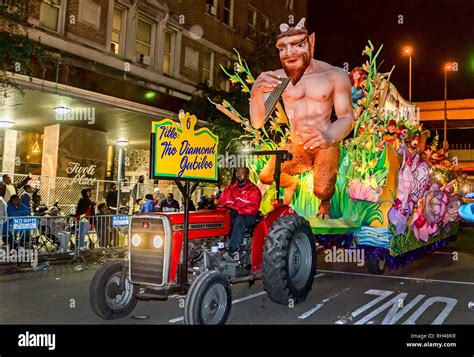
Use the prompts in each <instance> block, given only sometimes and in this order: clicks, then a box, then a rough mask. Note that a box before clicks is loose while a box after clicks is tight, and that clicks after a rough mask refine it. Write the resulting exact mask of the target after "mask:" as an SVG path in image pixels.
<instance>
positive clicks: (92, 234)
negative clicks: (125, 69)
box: [0, 215, 130, 264]
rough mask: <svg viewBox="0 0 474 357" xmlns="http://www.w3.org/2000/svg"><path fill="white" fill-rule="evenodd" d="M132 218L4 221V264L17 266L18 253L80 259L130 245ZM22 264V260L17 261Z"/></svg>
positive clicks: (0, 226) (0, 248) (0, 259)
mask: <svg viewBox="0 0 474 357" xmlns="http://www.w3.org/2000/svg"><path fill="white" fill-rule="evenodd" d="M129 223H130V216H128V215H122V216H120V215H96V216H91V217H83V218H82V219H81V220H76V218H75V217H73V216H66V217H65V216H31V217H0V233H1V234H0V236H1V240H0V253H1V254H0V264H1V263H16V262H20V261H15V259H16V258H15V257H16V256H17V255H18V252H23V253H25V252H28V253H29V254H30V255H32V256H36V257H43V258H45V257H46V258H47V256H50V255H63V256H64V257H69V258H70V259H77V258H79V257H80V256H81V254H82V253H83V252H84V251H89V250H90V251H94V250H104V249H117V248H124V247H126V246H127V245H128V228H129ZM16 260H18V259H16Z"/></svg>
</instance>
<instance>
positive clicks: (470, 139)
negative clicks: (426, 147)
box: [416, 98, 474, 179]
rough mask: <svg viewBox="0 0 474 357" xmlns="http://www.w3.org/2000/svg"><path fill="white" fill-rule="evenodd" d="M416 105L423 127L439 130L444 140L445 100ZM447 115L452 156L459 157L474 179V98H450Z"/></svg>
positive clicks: (461, 164)
mask: <svg viewBox="0 0 474 357" xmlns="http://www.w3.org/2000/svg"><path fill="white" fill-rule="evenodd" d="M416 106H417V108H419V109H418V110H419V119H420V122H421V123H423V127H425V128H426V129H429V130H432V131H437V132H438V133H439V136H440V142H442V141H443V140H444V138H443V128H444V101H443V100H437V101H430V102H418V103H416ZM447 117H448V143H449V149H450V157H457V158H458V160H459V167H460V168H462V169H463V171H464V172H467V173H468V175H469V177H470V178H472V179H474V98H472V99H455V100H448V101H447Z"/></svg>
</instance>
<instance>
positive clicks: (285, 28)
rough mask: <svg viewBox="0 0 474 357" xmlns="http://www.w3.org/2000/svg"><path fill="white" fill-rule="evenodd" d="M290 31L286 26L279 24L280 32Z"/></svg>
mask: <svg viewBox="0 0 474 357" xmlns="http://www.w3.org/2000/svg"><path fill="white" fill-rule="evenodd" d="M289 29H290V26H288V24H281V25H280V32H281V33H283V32H286V31H288V30H289Z"/></svg>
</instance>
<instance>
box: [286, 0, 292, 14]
mask: <svg viewBox="0 0 474 357" xmlns="http://www.w3.org/2000/svg"><path fill="white" fill-rule="evenodd" d="M293 6H294V0H286V6H285V8H287V9H289V10H292V11H293Z"/></svg>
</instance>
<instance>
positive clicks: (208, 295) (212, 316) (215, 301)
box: [184, 270, 232, 325]
mask: <svg viewBox="0 0 474 357" xmlns="http://www.w3.org/2000/svg"><path fill="white" fill-rule="evenodd" d="M231 306H232V292H231V289H230V284H229V281H228V280H227V278H226V277H225V276H224V274H222V273H220V272H218V271H215V270H208V271H206V272H205V273H203V274H201V275H200V276H198V277H197V279H196V280H195V281H194V282H193V283H192V285H191V287H190V288H189V291H188V296H187V297H186V303H185V306H184V323H185V324H187V325H223V324H225V322H226V321H227V318H228V317H229V314H230V308H231Z"/></svg>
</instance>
